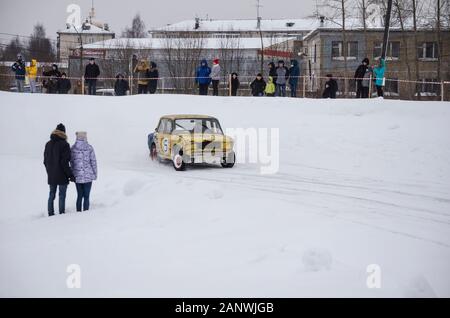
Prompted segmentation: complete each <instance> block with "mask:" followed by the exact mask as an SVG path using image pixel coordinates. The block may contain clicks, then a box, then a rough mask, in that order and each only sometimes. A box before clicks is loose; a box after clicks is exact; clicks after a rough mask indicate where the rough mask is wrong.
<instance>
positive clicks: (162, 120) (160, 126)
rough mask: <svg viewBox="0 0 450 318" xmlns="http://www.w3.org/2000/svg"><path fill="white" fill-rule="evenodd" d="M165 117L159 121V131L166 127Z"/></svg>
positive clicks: (161, 131)
mask: <svg viewBox="0 0 450 318" xmlns="http://www.w3.org/2000/svg"><path fill="white" fill-rule="evenodd" d="M165 122H166V120H165V119H161V121H160V122H159V126H158V132H159V133H163V132H164V127H165Z"/></svg>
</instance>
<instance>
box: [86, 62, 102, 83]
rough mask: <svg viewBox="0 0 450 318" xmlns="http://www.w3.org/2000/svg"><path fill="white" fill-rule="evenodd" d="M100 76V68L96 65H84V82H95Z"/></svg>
mask: <svg viewBox="0 0 450 318" xmlns="http://www.w3.org/2000/svg"><path fill="white" fill-rule="evenodd" d="M99 75H100V68H99V67H98V65H97V64H95V63H94V64H91V63H89V64H88V65H86V70H85V72H84V78H85V79H86V80H93V79H94V80H95V79H97V77H98V76H99Z"/></svg>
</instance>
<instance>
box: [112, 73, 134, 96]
mask: <svg viewBox="0 0 450 318" xmlns="http://www.w3.org/2000/svg"><path fill="white" fill-rule="evenodd" d="M116 78H117V80H116V83H115V84H114V92H115V93H116V96H125V95H126V94H127V91H129V90H130V85H128V81H126V80H124V79H119V76H116Z"/></svg>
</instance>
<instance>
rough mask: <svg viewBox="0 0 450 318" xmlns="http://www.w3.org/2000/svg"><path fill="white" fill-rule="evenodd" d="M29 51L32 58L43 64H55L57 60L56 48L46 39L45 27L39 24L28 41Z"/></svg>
mask: <svg viewBox="0 0 450 318" xmlns="http://www.w3.org/2000/svg"><path fill="white" fill-rule="evenodd" d="M27 51H28V53H29V55H30V57H32V58H35V59H37V60H38V61H42V62H53V61H54V60H55V58H56V55H55V52H54V47H53V45H52V42H51V41H50V39H48V38H47V37H46V34H45V28H44V25H43V24H41V23H38V24H36V25H35V26H34V31H33V34H32V35H31V36H30V40H29V41H28V46H27Z"/></svg>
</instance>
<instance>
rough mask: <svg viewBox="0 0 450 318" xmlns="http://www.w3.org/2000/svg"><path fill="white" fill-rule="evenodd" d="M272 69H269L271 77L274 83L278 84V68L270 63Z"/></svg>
mask: <svg viewBox="0 0 450 318" xmlns="http://www.w3.org/2000/svg"><path fill="white" fill-rule="evenodd" d="M269 64H270V65H271V66H272V67H271V68H270V69H269V76H272V79H273V82H274V83H276V82H277V78H278V75H277V68H276V67H275V63H273V62H270V63H269Z"/></svg>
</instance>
